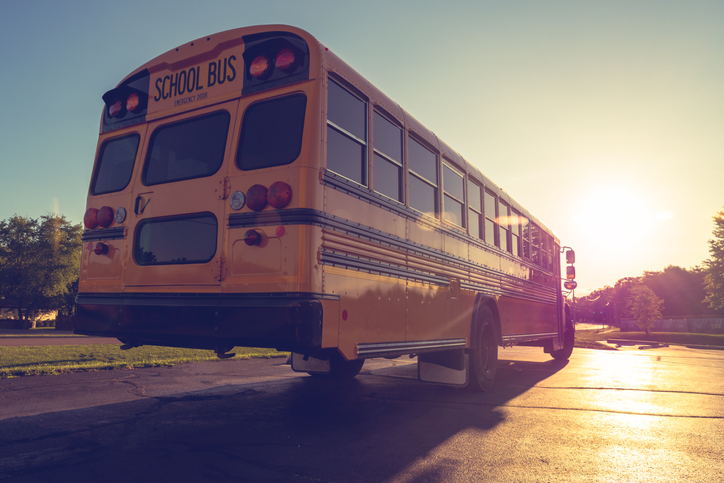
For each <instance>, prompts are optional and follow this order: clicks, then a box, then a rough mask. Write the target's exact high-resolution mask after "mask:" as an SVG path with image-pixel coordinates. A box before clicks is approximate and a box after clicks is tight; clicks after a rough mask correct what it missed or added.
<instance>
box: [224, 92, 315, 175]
mask: <svg viewBox="0 0 724 483" xmlns="http://www.w3.org/2000/svg"><path fill="white" fill-rule="evenodd" d="M306 107H307V97H306V96H305V95H304V94H294V95H291V96H287V97H281V98H278V99H272V100H269V101H262V102H257V103H255V104H252V105H251V106H249V107H248V108H247V109H246V112H245V113H244V120H243V121H242V124H241V135H240V137H239V151H238V152H237V153H236V166H237V167H238V168H239V169H242V170H244V171H249V170H253V169H260V168H269V167H272V166H283V165H285V164H290V163H292V162H294V161H295V160H296V159H297V158H298V157H299V153H301V152H302V135H303V134H304V111H305V110H306Z"/></svg>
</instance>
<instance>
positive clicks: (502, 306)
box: [498, 296, 558, 337]
mask: <svg viewBox="0 0 724 483" xmlns="http://www.w3.org/2000/svg"><path fill="white" fill-rule="evenodd" d="M498 311H499V313H500V323H501V330H502V332H503V337H506V336H511V335H528V334H550V333H556V332H557V331H558V317H557V309H556V305H555V304H546V303H542V302H532V301H528V300H521V299H517V298H513V297H508V296H503V297H500V298H499V299H498Z"/></svg>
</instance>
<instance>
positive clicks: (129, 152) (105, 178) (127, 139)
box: [91, 134, 140, 195]
mask: <svg viewBox="0 0 724 483" xmlns="http://www.w3.org/2000/svg"><path fill="white" fill-rule="evenodd" d="M139 140H140V136H139V135H138V134H132V135H130V136H124V137H122V138H117V139H111V140H110V141H106V142H105V143H103V146H101V150H100V153H99V155H98V165H97V167H96V172H95V174H94V176H93V184H92V185H91V193H92V194H94V195H100V194H103V193H113V192H115V191H121V190H122V189H124V188H125V187H126V186H128V183H129V182H130V181H131V173H133V165H134V163H135V161H136V152H137V151H138V143H139Z"/></svg>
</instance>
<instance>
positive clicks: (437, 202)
mask: <svg viewBox="0 0 724 483" xmlns="http://www.w3.org/2000/svg"><path fill="white" fill-rule="evenodd" d="M412 142H414V143H417V144H418V146H419V147H421V148H422V149H424V150H426V151H428V152H429V153H430V154H432V155H433V157H434V162H435V178H436V179H435V182H434V183H433V182H432V180H429V179H427V178H425V177H424V176H423V175H422V174H421V173H418V172H417V171H415V170H414V169H412V163H411V162H410V157H411V154H412V153H411V151H412V150H411V149H410V143H412ZM406 154H407V172H408V178H407V186H408V189H410V190H411V189H412V183H411V182H410V181H411V178H412V177H414V178H415V179H416V180H417V181H419V182H421V183H424V184H426V185H428V186H429V187H431V188H432V189H433V193H434V213H433V214H430V213H426V212H424V211H421V210H420V209H419V208H415V207H414V206H412V204H410V202H411V201H412V198H413V197H412V195H411V194H409V193H408V197H407V206H409V207H410V208H412V209H413V210H415V211H417V212H419V213H422V214H424V215H427V216H430V217H432V218H435V219H438V220H439V219H440V156H439V154H438V153H437V152H436V151H435V150H433V149H431V148H430V147H429V146H428V145H427V144H426V143H425V142H424V141H422V140H421V139H418V138H416V137H415V136H414V134H413V132H412V131H408V132H407V150H406Z"/></svg>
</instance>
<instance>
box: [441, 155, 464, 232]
mask: <svg viewBox="0 0 724 483" xmlns="http://www.w3.org/2000/svg"><path fill="white" fill-rule="evenodd" d="M445 168H448V169H449V170H450V171H451V172H452V173H453V174H454V175H456V176H459V177H460V183H461V186H460V188H461V195H462V197H463V199H460V198H457V197H456V196H454V195H453V194H452V193H450V192H449V191H448V190H446V189H445ZM446 196H449V197H450V198H452V200H453V201H456V202H457V203H460V223H456V222H455V221H453V220H448V219H447V218H446V216H445V213H446V211H445V197H446ZM466 206H467V204H466V203H465V173H463V172H461V171H459V170H458V169H457V168H456V167H455V166H454V165H453V164H452V162H451V161H449V160H447V159H445V158H444V157H443V158H442V210H441V212H442V219H443V221H446V222H447V223H451V224H453V225H455V226H457V227H460V228H463V229H465V228H467V219H466V216H465V211H466V210H465V209H466Z"/></svg>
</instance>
